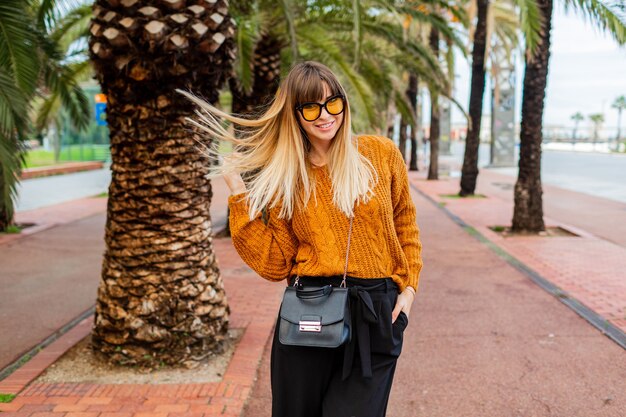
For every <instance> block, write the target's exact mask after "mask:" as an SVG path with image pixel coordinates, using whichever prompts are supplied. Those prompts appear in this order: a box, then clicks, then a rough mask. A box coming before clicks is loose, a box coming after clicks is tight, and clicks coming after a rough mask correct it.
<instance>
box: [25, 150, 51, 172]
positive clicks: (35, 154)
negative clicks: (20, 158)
mask: <svg viewBox="0 0 626 417" xmlns="http://www.w3.org/2000/svg"><path fill="white" fill-rule="evenodd" d="M47 165H54V153H53V152H52V151H45V150H43V149H33V150H32V151H28V153H27V154H26V165H24V168H35V167H43V166H47Z"/></svg>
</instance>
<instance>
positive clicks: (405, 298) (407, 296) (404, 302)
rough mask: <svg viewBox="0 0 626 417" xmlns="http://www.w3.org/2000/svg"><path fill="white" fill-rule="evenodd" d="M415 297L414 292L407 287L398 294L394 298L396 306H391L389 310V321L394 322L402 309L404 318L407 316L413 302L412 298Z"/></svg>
mask: <svg viewBox="0 0 626 417" xmlns="http://www.w3.org/2000/svg"><path fill="white" fill-rule="evenodd" d="M414 299H415V293H413V291H411V290H409V289H405V290H404V291H402V292H401V293H400V294H398V299H397V300H396V306H395V307H394V308H393V311H392V312H391V322H392V323H395V322H396V319H397V318H398V316H399V315H400V312H401V311H404V314H406V318H407V319H408V318H409V314H410V312H411V305H412V304H413V300H414Z"/></svg>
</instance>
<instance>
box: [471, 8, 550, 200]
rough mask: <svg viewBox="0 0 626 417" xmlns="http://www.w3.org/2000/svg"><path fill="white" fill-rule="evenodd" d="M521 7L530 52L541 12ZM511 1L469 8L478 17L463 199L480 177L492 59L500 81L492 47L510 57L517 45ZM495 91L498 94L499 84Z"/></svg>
mask: <svg viewBox="0 0 626 417" xmlns="http://www.w3.org/2000/svg"><path fill="white" fill-rule="evenodd" d="M516 3H518V4H519V5H520V6H521V7H520V12H519V14H520V16H519V18H520V20H522V22H524V25H523V26H522V30H523V31H524V32H525V35H526V38H527V39H528V43H529V45H528V46H529V48H534V47H536V44H537V37H538V31H539V22H538V10H537V5H536V3H535V2H534V0H517V1H516ZM514 5H515V4H514V2H513V1H511V0H495V1H493V2H490V1H489V0H472V1H470V2H469V3H468V4H467V7H468V9H469V10H468V14H469V16H470V17H474V16H475V17H476V26H475V27H472V28H471V29H470V33H469V35H470V36H469V38H470V39H471V40H472V41H473V48H472V73H471V88H470V101H469V114H470V120H471V123H470V124H469V126H468V130H467V136H466V139H465V152H464V157H463V167H462V169H461V183H460V187H461V190H460V191H459V195H460V196H466V195H473V194H474V192H475V190H476V180H477V177H478V148H479V145H480V132H481V122H482V109H483V97H484V91H485V75H486V66H487V60H488V59H489V58H491V71H492V73H494V74H493V75H494V77H493V79H494V80H498V77H497V74H495V72H496V71H497V69H498V67H499V63H498V62H495V61H496V57H495V54H494V56H491V51H492V49H493V48H492V46H491V45H492V44H497V45H498V46H499V47H502V48H503V49H504V51H505V52H506V55H507V56H509V57H510V55H511V50H512V49H513V47H515V46H516V45H517V43H518V42H517V38H518V33H517V30H516V29H517V26H518V25H517V22H516V20H517V16H516V15H515V11H514V10H513V7H514ZM494 89H495V90H496V92H497V91H499V86H498V85H497V83H496V84H495V85H494Z"/></svg>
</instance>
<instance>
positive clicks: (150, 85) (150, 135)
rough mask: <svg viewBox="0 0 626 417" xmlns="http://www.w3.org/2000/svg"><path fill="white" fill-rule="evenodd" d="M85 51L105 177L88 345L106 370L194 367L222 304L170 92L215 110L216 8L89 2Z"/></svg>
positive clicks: (204, 187)
mask: <svg viewBox="0 0 626 417" xmlns="http://www.w3.org/2000/svg"><path fill="white" fill-rule="evenodd" d="M90 33H91V37H90V39H89V53H90V57H91V60H92V62H93V65H94V69H95V72H96V76H97V79H98V81H99V82H100V85H101V87H102V91H103V93H104V94H106V95H107V122H108V126H109V131H110V138H111V140H110V142H111V159H112V164H111V171H112V178H111V184H110V186H109V203H108V207H107V222H106V230H105V241H106V251H105V253H104V260H103V268H102V275H101V280H100V285H99V288H98V298H97V303H96V316H95V323H94V331H93V335H92V341H93V345H94V348H95V349H98V350H99V351H101V352H103V353H105V354H106V355H107V356H108V358H109V360H110V361H111V362H112V363H119V364H136V365H139V366H142V367H143V366H145V367H151V366H154V365H155V364H159V363H161V362H163V363H165V364H168V365H177V364H183V365H185V366H194V365H195V364H197V362H196V360H197V359H199V358H201V357H203V356H206V355H207V354H208V353H209V352H210V351H211V350H212V349H213V348H214V347H215V346H216V345H217V344H218V343H219V342H220V341H221V340H222V339H223V338H224V335H225V332H226V329H227V324H228V317H229V307H228V304H227V300H226V296H225V293H224V288H223V282H222V278H221V276H220V271H219V268H218V265H217V263H216V258H215V253H214V252H213V247H212V238H211V218H210V214H209V205H210V202H211V196H212V189H211V183H210V182H209V180H207V179H206V178H205V174H207V173H208V164H207V162H206V161H205V160H204V158H203V156H202V153H201V152H200V151H198V150H197V148H196V146H195V145H196V142H197V141H199V142H203V143H204V144H205V145H208V144H207V143H206V141H209V140H210V138H204V137H203V136H201V135H200V134H199V133H198V132H197V131H195V130H193V129H191V128H190V127H189V126H188V125H186V124H185V122H184V118H185V116H187V115H189V114H190V113H191V112H192V110H193V107H192V105H191V103H190V102H189V101H188V100H186V99H185V98H184V97H183V96H182V95H179V94H176V93H174V90H175V89H176V88H181V89H188V90H192V91H193V92H195V93H197V94H199V95H201V96H204V97H205V98H206V100H208V101H210V102H211V103H216V102H217V99H218V94H219V89H220V88H221V87H222V86H223V85H224V84H225V82H226V80H227V77H228V76H229V74H230V73H231V70H232V63H233V60H234V57H235V42H234V35H235V25H234V22H233V20H231V17H230V16H229V10H228V7H226V6H225V2H197V1H193V0H178V1H167V2H161V3H155V2H151V1H150V2H149V1H138V0H97V1H96V2H95V4H94V6H93V20H92V23H91V27H90Z"/></svg>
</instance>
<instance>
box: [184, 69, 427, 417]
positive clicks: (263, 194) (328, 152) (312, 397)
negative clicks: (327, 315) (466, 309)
mask: <svg viewBox="0 0 626 417" xmlns="http://www.w3.org/2000/svg"><path fill="white" fill-rule="evenodd" d="M190 97H191V98H192V99H193V100H194V101H196V103H198V104H199V105H200V106H201V108H202V109H203V110H204V111H203V112H198V115H199V116H200V118H199V120H198V121H195V120H190V121H191V122H192V123H195V124H196V125H197V126H199V127H201V128H203V129H204V130H206V131H207V132H209V133H210V134H211V135H213V136H215V137H217V138H219V139H222V140H228V141H230V142H232V143H233V144H235V145H236V147H237V152H236V153H233V154H231V155H230V156H228V157H226V158H224V163H223V165H222V166H219V167H212V168H211V169H212V172H211V173H210V174H209V177H215V176H217V175H222V174H223V175H224V179H225V180H226V183H227V185H228V187H229V188H230V190H231V195H230V196H229V198H228V204H229V208H230V228H231V234H232V240H233V245H234V246H235V248H236V249H237V252H238V253H239V255H240V256H241V258H242V259H243V260H244V261H245V262H246V263H247V264H248V265H249V266H250V267H251V268H252V269H254V270H255V271H256V272H257V273H258V274H259V275H260V276H262V277H263V278H265V279H268V280H271V281H282V280H285V279H287V281H288V283H289V284H292V283H293V279H294V277H296V276H298V279H299V283H300V284H303V285H304V286H306V285H320V284H325V283H332V284H333V285H339V284H340V283H341V279H342V276H343V274H344V272H346V273H347V278H346V282H347V286H348V287H349V288H352V290H351V291H350V298H351V299H350V301H351V302H350V306H351V310H352V317H354V320H355V323H354V326H353V327H354V328H355V331H354V334H353V337H352V339H351V341H350V343H349V344H347V345H343V346H340V347H338V348H311V347H302V346H288V345H283V344H282V343H281V342H280V341H279V340H278V326H276V330H275V334H274V340H273V345H272V352H271V383H272V416H273V417H307V416H311V417H320V416H323V417H348V416H358V417H369V416H371V417H380V416H384V415H385V412H386V408H387V400H388V397H389V392H390V390H391V384H392V380H393V375H394V371H395V367H396V361H397V359H398V356H399V355H400V351H401V348H402V334H403V331H404V329H405V327H406V326H407V324H408V317H409V314H410V309H411V304H412V302H413V299H414V297H415V293H416V291H417V286H418V280H419V273H420V270H421V267H422V260H421V243H420V241H419V230H418V227H417V224H416V221H415V206H414V204H413V202H412V200H411V196H410V194H409V186H408V176H407V170H406V165H405V162H404V160H403V158H402V155H401V154H400V152H399V150H398V149H397V148H396V147H395V145H394V144H393V142H392V141H391V140H389V139H387V138H385V137H380V136H372V135H362V136H359V137H356V136H355V135H353V134H352V132H351V129H350V125H351V121H350V107H349V105H348V104H349V102H348V98H347V94H346V92H345V91H344V89H343V88H342V86H341V85H340V83H339V82H338V80H337V78H336V77H335V75H334V74H333V73H332V72H331V71H330V70H329V69H328V68H327V67H326V66H324V65H322V64H320V63H317V62H312V61H307V62H301V63H298V64H296V65H295V66H294V67H293V68H292V69H291V71H290V72H289V74H288V75H287V77H286V78H285V79H284V80H283V81H282V83H281V85H280V87H279V89H278V92H277V93H276V97H275V99H274V100H273V102H272V103H271V104H270V105H269V107H268V108H267V110H266V111H265V112H264V114H262V115H260V116H259V117H258V118H255V119H252V120H250V119H243V118H239V117H234V116H232V115H229V114H227V113H224V112H222V111H220V110H218V109H216V108H215V107H213V106H211V105H210V104H208V103H205V102H203V101H201V100H198V99H196V98H194V97H193V96H190ZM213 115H217V116H221V117H224V118H226V119H228V120H230V121H232V122H233V123H235V124H238V125H242V126H244V127H246V130H244V131H241V132H240V133H242V136H243V137H241V138H236V137H235V136H234V135H232V134H230V133H229V132H227V131H226V130H224V129H223V128H222V127H221V125H220V124H219V123H218V122H217V119H216V118H215V117H214V116H213ZM207 153H208V154H209V155H210V156H212V157H218V156H219V151H218V147H217V144H216V143H214V144H213V146H212V147H211V148H209V149H207ZM240 172H246V173H248V174H249V176H248V178H247V179H246V181H245V182H244V181H243V180H242V178H241V175H240V174H239V173H240ZM311 196H313V198H311ZM264 207H267V208H268V210H267V217H268V218H267V221H264V218H263V217H264V216H262V213H261V210H262V209H263V208H264ZM353 215H354V217H353V226H352V232H351V240H350V246H349V247H348V244H347V243H348V232H349V226H350V216H353ZM346 250H347V251H348V260H347V261H346ZM346 265H347V268H346Z"/></svg>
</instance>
